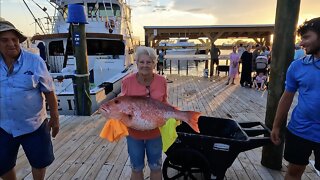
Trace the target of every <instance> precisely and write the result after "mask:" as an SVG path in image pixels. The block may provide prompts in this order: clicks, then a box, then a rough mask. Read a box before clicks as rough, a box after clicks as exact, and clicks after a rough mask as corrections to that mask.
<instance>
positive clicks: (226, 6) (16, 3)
mask: <svg viewBox="0 0 320 180" xmlns="http://www.w3.org/2000/svg"><path fill="white" fill-rule="evenodd" d="M25 1H26V3H27V4H28V5H29V7H30V9H31V10H32V12H33V13H34V14H35V16H36V17H37V18H42V17H45V16H46V14H45V13H44V12H43V11H42V10H41V9H40V8H39V7H38V6H37V5H35V3H33V2H36V3H38V4H39V6H41V7H46V8H47V9H48V10H47V13H49V14H50V15H52V14H53V12H54V10H53V7H52V6H51V5H50V4H49V3H48V1H49V0H25ZM126 1H127V3H128V4H130V5H131V8H132V19H131V20H132V23H133V34H134V35H135V36H140V40H142V41H143V40H144V30H143V26H171V25H175V26H179V25H232V24H235V25H236V24H274V21H275V12H276V5H277V0H126ZM106 2H107V0H106ZM319 7H320V0H301V4H300V14H299V24H301V23H302V22H303V21H305V20H306V19H311V18H314V17H319V16H320V11H319ZM0 17H2V18H5V19H6V20H8V21H10V22H12V23H13V24H14V25H15V26H16V27H17V28H18V29H19V30H21V31H22V32H23V33H24V34H26V35H27V36H32V35H33V34H35V31H37V32H40V30H39V28H36V27H35V24H34V20H33V17H32V15H31V14H30V13H29V11H28V9H27V8H26V6H25V5H24V3H23V0H0Z"/></svg>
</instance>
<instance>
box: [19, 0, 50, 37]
mask: <svg viewBox="0 0 320 180" xmlns="http://www.w3.org/2000/svg"><path fill="white" fill-rule="evenodd" d="M23 3H24V4H25V5H26V7H27V8H28V10H29V12H30V14H31V15H32V17H33V19H34V20H35V22H36V23H37V24H38V26H39V28H40V29H41V31H42V33H43V34H46V33H45V32H44V30H43V29H42V27H41V25H40V23H39V21H38V20H37V18H36V17H35V16H34V14H33V13H32V11H31V10H30V8H29V6H28V5H27V3H26V1H25V0H23Z"/></svg>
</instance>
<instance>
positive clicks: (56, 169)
mask: <svg viewBox="0 0 320 180" xmlns="http://www.w3.org/2000/svg"><path fill="white" fill-rule="evenodd" d="M168 79H170V80H172V81H173V82H172V83H169V84H168V88H169V102H170V103H172V105H174V106H177V107H180V109H182V110H195V111H200V112H202V113H203V115H207V116H213V117H222V118H231V119H234V120H237V121H239V122H244V121H261V122H264V118H265V111H266V102H267V91H263V92H262V91H256V90H254V89H248V88H243V87H241V86H240V85H239V82H238V84H237V85H228V86H226V85H225V83H226V77H215V78H203V77H194V76H179V75H170V76H168ZM60 119H61V130H60V133H59V134H58V136H57V137H56V138H55V139H54V140H53V145H54V151H55V157H56V159H55V161H54V163H53V164H52V165H51V166H49V167H48V169H47V174H46V178H47V179H52V180H56V179H65V180H70V179H85V180H91V179H92V180H93V179H98V180H100V179H110V180H118V179H121V180H127V179H130V170H131V169H130V160H129V158H128V153H127V147H126V141H125V139H124V138H123V139H122V140H120V141H119V142H117V143H109V142H107V141H106V140H103V139H101V138H100V137H99V133H100V131H101V129H102V127H103V125H104V123H105V119H104V118H103V117H101V115H99V114H96V115H93V116H91V117H79V116H60ZM39 148H41V147H39ZM261 150H262V148H256V149H253V150H249V151H246V152H242V153H240V154H239V155H238V157H237V158H236V160H235V161H234V163H233V164H232V166H231V167H230V168H229V169H228V170H227V172H226V177H225V179H228V180H229V179H230V180H231V179H233V180H247V179H248V180H259V179H264V180H273V179H276V180H278V179H279V180H281V179H283V178H284V174H285V171H286V169H287V167H286V166H287V164H288V163H287V162H286V161H285V160H284V161H283V168H282V170H281V171H275V170H271V169H268V168H265V167H263V166H262V165H261V164H260V160H261ZM164 157H165V155H164ZM163 159H164V158H163ZM16 171H17V176H18V179H32V175H31V167H30V166H29V164H28V161H27V159H26V156H25V155H24V153H23V150H21V149H20V151H19V154H18V160H17V165H16ZM145 171H146V172H145V179H150V178H149V170H148V168H146V170H145ZM302 179H304V180H314V179H320V177H319V176H317V174H316V173H315V171H314V170H313V168H312V167H311V166H310V165H309V166H308V167H307V169H306V171H305V173H304V175H303V178H302Z"/></svg>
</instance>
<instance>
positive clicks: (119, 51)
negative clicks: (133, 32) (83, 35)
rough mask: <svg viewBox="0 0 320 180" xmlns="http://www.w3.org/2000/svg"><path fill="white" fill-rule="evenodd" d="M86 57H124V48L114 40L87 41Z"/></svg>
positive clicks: (122, 44) (120, 42)
mask: <svg viewBox="0 0 320 180" xmlns="http://www.w3.org/2000/svg"><path fill="white" fill-rule="evenodd" d="M87 47H88V55H114V56H117V55H124V50H125V46H124V43H123V42H122V41H116V40H99V39H88V40H87Z"/></svg>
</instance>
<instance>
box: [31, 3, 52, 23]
mask: <svg viewBox="0 0 320 180" xmlns="http://www.w3.org/2000/svg"><path fill="white" fill-rule="evenodd" d="M32 2H33V3H35V4H36V5H37V6H38V7H39V8H40V9H41V10H42V11H43V12H44V13H46V14H47V16H48V20H49V21H50V23H52V21H51V18H50V15H49V14H48V13H47V8H46V7H43V8H42V7H41V6H40V5H39V4H38V3H36V2H35V1H34V0H32Z"/></svg>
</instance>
